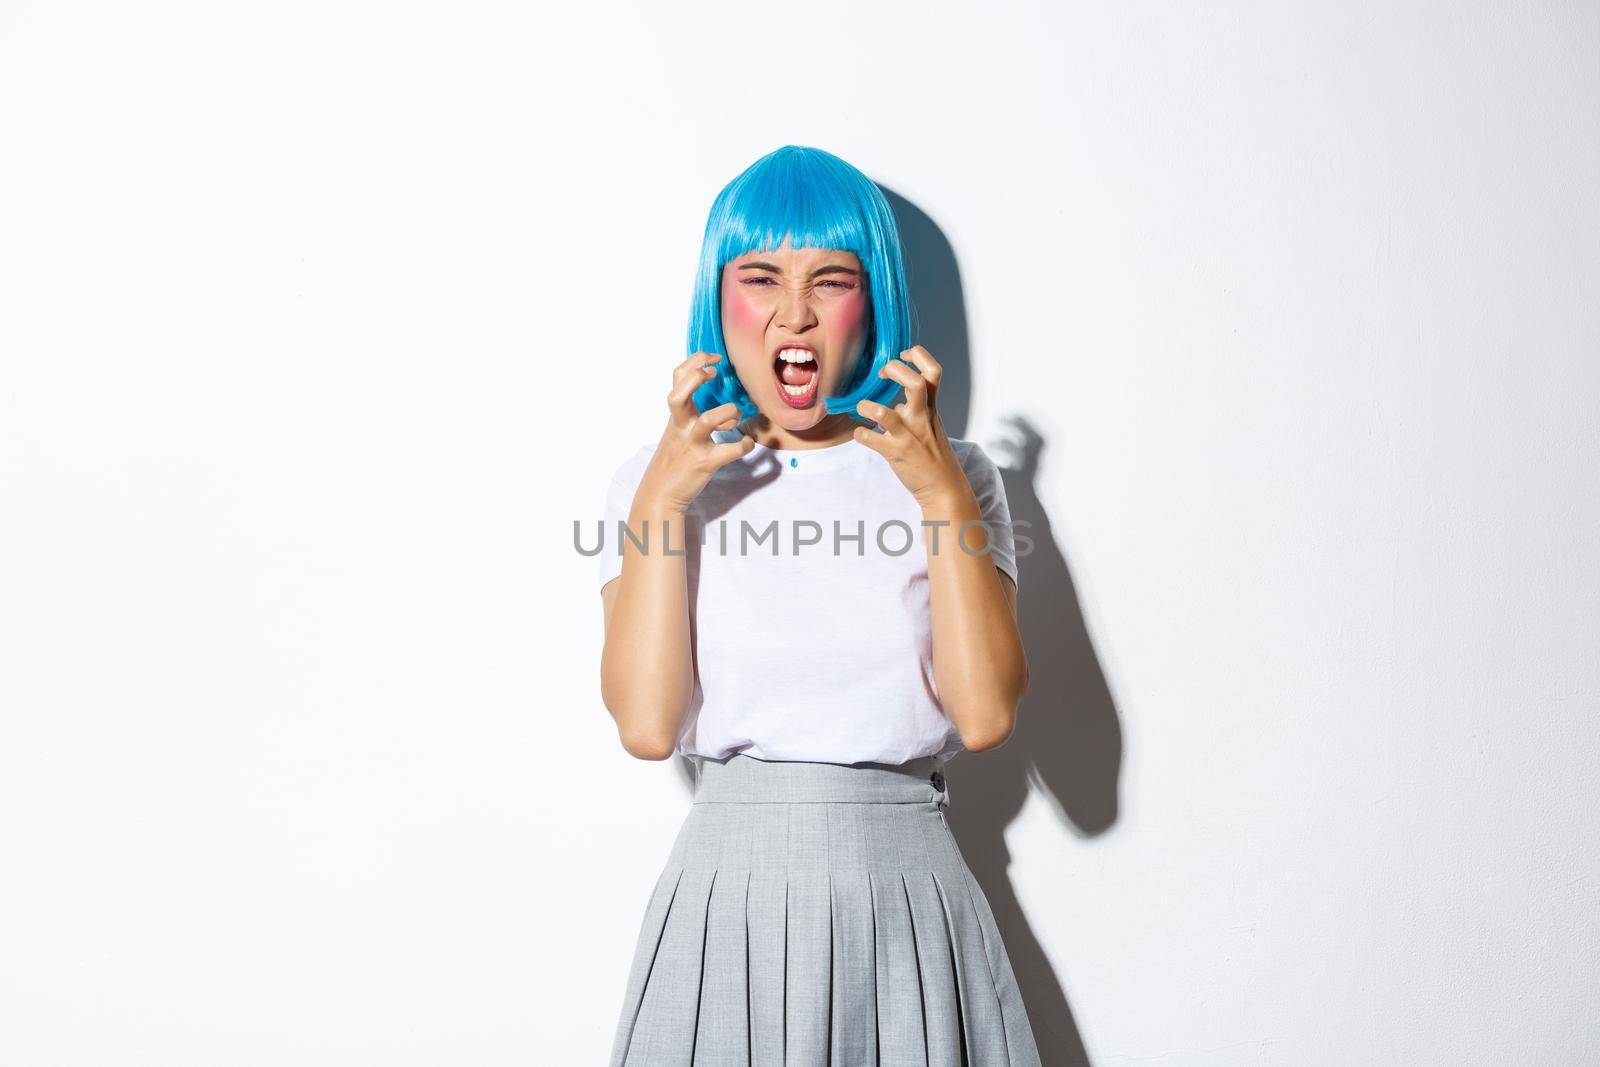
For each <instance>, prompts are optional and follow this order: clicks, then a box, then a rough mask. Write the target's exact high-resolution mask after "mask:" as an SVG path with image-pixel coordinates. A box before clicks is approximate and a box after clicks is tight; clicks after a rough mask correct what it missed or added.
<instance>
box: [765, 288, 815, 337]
mask: <svg viewBox="0 0 1600 1067" xmlns="http://www.w3.org/2000/svg"><path fill="white" fill-rule="evenodd" d="M775 317H776V319H777V323H778V325H779V326H782V327H783V328H784V329H786V330H790V331H792V332H794V333H799V332H800V331H802V330H808V329H810V328H811V327H813V326H815V325H816V324H817V312H816V309H815V308H813V307H812V306H811V294H810V291H809V290H804V289H795V288H791V287H789V286H784V289H783V295H782V296H780V297H779V298H778V311H777V315H776V316H775Z"/></svg>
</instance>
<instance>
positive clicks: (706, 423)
mask: <svg viewBox="0 0 1600 1067" xmlns="http://www.w3.org/2000/svg"><path fill="white" fill-rule="evenodd" d="M738 424H739V405H738V404H735V403H734V402H733V401H731V400H730V401H728V402H727V403H726V404H718V405H717V406H716V407H714V408H707V409H706V410H705V411H703V412H701V413H700V416H699V417H698V418H696V419H695V420H694V435H695V436H696V437H706V436H709V435H710V433H711V431H712V430H726V429H727V428H728V427H729V426H737V425H738Z"/></svg>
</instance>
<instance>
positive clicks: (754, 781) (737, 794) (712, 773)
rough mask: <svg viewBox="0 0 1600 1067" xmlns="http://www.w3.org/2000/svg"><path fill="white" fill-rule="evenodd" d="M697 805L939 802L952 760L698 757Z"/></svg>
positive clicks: (944, 793) (945, 798)
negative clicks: (816, 760) (821, 760)
mask: <svg viewBox="0 0 1600 1067" xmlns="http://www.w3.org/2000/svg"><path fill="white" fill-rule="evenodd" d="M692 760H693V762H694V765H695V771H696V773H695V788H694V802H695V803H696V804H938V805H940V806H941V807H942V806H944V805H945V804H947V803H948V802H949V796H950V795H949V792H948V789H947V786H946V783H945V778H944V766H945V763H946V762H947V761H946V760H942V759H940V758H938V757H937V756H922V757H920V758H918V759H914V760H910V761H909V762H906V763H892V764H891V763H850V764H844V763H805V762H799V761H778V760H763V759H757V758H756V757H754V756H747V755H745V754H744V753H742V752H738V753H734V754H733V755H731V756H728V757H726V758H724V759H720V760H714V759H711V758H710V757H708V756H694V757H692Z"/></svg>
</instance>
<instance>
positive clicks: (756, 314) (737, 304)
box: [723, 289, 767, 332]
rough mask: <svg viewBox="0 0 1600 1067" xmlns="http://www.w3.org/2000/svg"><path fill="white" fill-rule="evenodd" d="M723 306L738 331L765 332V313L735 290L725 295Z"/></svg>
mask: <svg viewBox="0 0 1600 1067" xmlns="http://www.w3.org/2000/svg"><path fill="white" fill-rule="evenodd" d="M723 306H724V308H725V309H726V313H727V316H728V318H729V319H730V320H731V321H732V322H733V325H734V326H736V327H737V328H738V329H740V330H755V331H757V332H765V331H766V328H767V313H766V312H765V311H763V310H762V309H761V308H760V307H758V306H757V305H756V304H755V302H754V301H752V300H750V299H748V298H747V297H746V296H745V295H744V294H743V293H741V292H739V291H738V290H737V289H734V290H732V291H731V292H729V293H727V294H726V296H725V297H724V300H723Z"/></svg>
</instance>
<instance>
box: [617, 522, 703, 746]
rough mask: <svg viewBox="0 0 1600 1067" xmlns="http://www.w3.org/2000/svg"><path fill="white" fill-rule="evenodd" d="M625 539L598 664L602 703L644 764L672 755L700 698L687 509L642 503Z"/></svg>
mask: <svg viewBox="0 0 1600 1067" xmlns="http://www.w3.org/2000/svg"><path fill="white" fill-rule="evenodd" d="M628 528H629V529H630V530H632V531H633V532H634V533H635V535H636V536H638V537H639V538H640V540H642V541H644V543H645V550H644V551H641V550H640V548H639V546H636V545H635V544H634V543H633V542H632V540H631V539H629V538H628V537H627V536H626V535H624V536H623V538H622V553H623V555H622V574H621V577H619V578H618V579H617V583H618V590H617V599H616V604H615V606H614V608H613V611H612V616H611V619H610V622H609V625H608V626H607V627H606V637H605V648H604V650H603V651H602V653H601V659H600V696H601V700H602V701H603V702H604V703H605V706H606V708H607V710H608V711H610V712H611V717H612V718H613V719H614V720H615V721H616V724H617V733H618V735H619V736H620V737H621V739H622V743H623V746H624V747H625V748H626V749H627V750H628V751H629V752H630V753H632V754H633V755H635V756H638V757H640V758H641V759H666V758H667V757H668V756H670V755H671V754H672V748H673V746H674V744H675V743H676V742H677V737H678V732H679V730H680V729H681V727H682V725H683V717H684V714H685V713H686V712H687V710H688V707H689V702H690V700H691V698H692V697H693V693H694V666H693V653H692V650H691V648H690V642H689V594H688V581H687V576H686V566H685V557H684V556H683V554H682V553H683V552H684V550H685V548H686V546H687V544H688V541H687V537H686V533H687V527H686V525H685V521H684V513H683V511H682V510H681V509H677V508H673V507H668V506H664V505H661V504H658V503H656V502H654V501H653V500H651V499H648V498H643V497H642V496H641V497H636V498H635V501H634V506H633V509H632V511H631V512H630V513H629V515H628Z"/></svg>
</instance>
